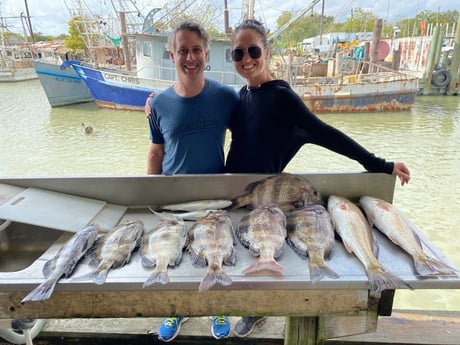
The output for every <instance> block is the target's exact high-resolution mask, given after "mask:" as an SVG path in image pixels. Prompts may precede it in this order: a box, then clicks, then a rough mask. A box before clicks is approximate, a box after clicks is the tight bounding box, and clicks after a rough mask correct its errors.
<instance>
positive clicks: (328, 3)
mask: <svg viewBox="0 0 460 345" xmlns="http://www.w3.org/2000/svg"><path fill="white" fill-rule="evenodd" d="M110 1H111V0H83V3H87V4H88V5H89V7H90V8H91V11H92V12H93V13H104V12H107V11H109V10H110V9H111V2H110ZM119 1H120V0H115V1H114V2H115V3H116V2H119ZM132 1H134V2H135V3H136V5H137V7H138V8H139V9H140V10H141V12H142V13H143V14H144V15H147V13H148V12H149V11H150V10H151V9H152V8H154V7H162V5H163V4H164V3H165V2H166V1H167V0H155V1H153V0H132ZM211 1H213V2H215V3H218V4H222V7H223V3H224V1H222V0H211ZM312 1H313V0H307V1H305V0H304V1H299V0H255V9H254V13H255V18H256V19H259V20H261V21H262V22H264V23H265V24H266V25H267V26H268V27H269V29H270V30H271V31H272V32H273V31H274V30H275V29H276V26H277V25H276V20H277V18H278V17H279V16H280V15H281V13H282V12H283V11H292V12H294V13H298V12H299V11H301V10H303V9H304V8H305V7H307V6H308V5H309V4H311V3H312ZM75 3H77V0H28V1H27V4H28V8H29V14H30V16H31V20H32V27H33V30H34V32H40V33H41V34H44V35H52V36H58V35H59V34H62V33H64V34H66V33H68V26H67V23H68V21H69V20H70V18H71V15H70V11H69V9H72V8H75V6H73V5H72V4H75ZM227 3H228V8H229V13H230V26H234V25H235V24H236V23H238V21H239V18H241V8H242V4H243V0H227ZM324 7H325V9H324V10H325V15H326V16H332V17H334V18H335V21H336V22H343V21H345V20H346V19H347V18H348V17H349V16H350V15H351V11H352V8H357V7H359V8H362V9H364V10H367V11H371V12H373V13H374V14H380V18H381V19H383V20H385V21H387V22H389V23H395V22H396V21H398V20H401V19H405V18H414V17H415V16H416V14H417V13H419V12H421V11H424V10H431V11H435V12H445V11H449V10H460V1H459V0H405V1H404V0H403V1H401V0H324ZM314 12H315V13H318V14H320V13H321V1H319V3H318V4H317V5H316V6H315V7H314ZM21 13H24V14H26V10H25V0H0V16H3V17H10V16H16V17H17V16H19V15H20V14H21ZM7 24H8V25H9V26H12V27H10V29H11V31H13V32H19V33H22V32H23V30H22V27H21V24H20V21H19V20H8V21H7Z"/></svg>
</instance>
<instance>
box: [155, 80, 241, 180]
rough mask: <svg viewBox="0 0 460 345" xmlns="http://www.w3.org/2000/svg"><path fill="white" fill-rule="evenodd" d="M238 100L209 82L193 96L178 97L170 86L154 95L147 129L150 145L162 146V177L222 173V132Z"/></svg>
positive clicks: (225, 88)
mask: <svg viewBox="0 0 460 345" xmlns="http://www.w3.org/2000/svg"><path fill="white" fill-rule="evenodd" d="M238 100H239V97H238V94H237V92H236V90H234V89H233V88H232V87H230V86H226V85H222V84H220V83H218V82H216V81H213V80H208V79H206V83H205V86H204V88H203V90H202V91H201V92H200V93H199V94H198V95H196V96H194V97H182V96H179V95H178V94H176V92H175V91H174V89H173V87H169V88H167V89H166V90H164V91H163V92H160V93H159V94H157V95H156V96H155V97H154V98H153V99H152V100H151V102H150V106H151V108H152V112H151V114H150V117H149V127H150V140H151V141H152V143H155V144H164V150H165V155H164V158H163V166H162V171H163V174H165V175H173V174H213V173H221V172H223V171H224V159H225V158H224V149H223V146H224V140H225V131H226V129H227V128H228V125H229V121H230V116H231V114H232V112H233V111H234V109H235V108H236V106H237V104H238Z"/></svg>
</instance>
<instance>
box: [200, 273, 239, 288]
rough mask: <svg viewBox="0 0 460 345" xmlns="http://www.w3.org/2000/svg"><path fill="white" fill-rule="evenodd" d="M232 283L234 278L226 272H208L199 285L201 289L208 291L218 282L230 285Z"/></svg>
mask: <svg viewBox="0 0 460 345" xmlns="http://www.w3.org/2000/svg"><path fill="white" fill-rule="evenodd" d="M231 283H232V279H231V278H230V277H229V276H228V275H227V274H225V273H224V272H218V273H216V272H209V271H208V272H206V274H205V276H204V277H203V280H202V281H201V283H200V286H199V287H198V290H199V291H206V290H209V289H210V288H212V287H213V286H214V285H216V284H220V285H224V286H228V285H230V284H231Z"/></svg>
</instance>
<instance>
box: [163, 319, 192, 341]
mask: <svg viewBox="0 0 460 345" xmlns="http://www.w3.org/2000/svg"><path fill="white" fill-rule="evenodd" d="M187 320H188V318H186V317H182V316H180V317H168V318H167V319H164V321H163V323H162V324H161V326H160V328H159V329H158V339H160V340H161V341H164V342H168V341H171V340H173V339H174V338H175V337H177V335H178V334H179V331H180V325H181V324H182V323H184V322H185V321H187Z"/></svg>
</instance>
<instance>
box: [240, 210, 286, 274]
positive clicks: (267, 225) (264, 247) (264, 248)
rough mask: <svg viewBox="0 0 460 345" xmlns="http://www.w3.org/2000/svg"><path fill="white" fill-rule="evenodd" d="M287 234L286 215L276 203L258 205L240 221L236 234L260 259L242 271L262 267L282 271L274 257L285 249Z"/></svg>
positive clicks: (253, 270)
mask: <svg viewBox="0 0 460 345" xmlns="http://www.w3.org/2000/svg"><path fill="white" fill-rule="evenodd" d="M286 235H287V232H286V216H285V215H284V213H283V211H281V209H280V208H279V207H278V206H276V205H269V206H259V207H257V208H255V209H254V210H252V211H251V212H249V213H248V214H247V215H245V216H244V217H243V218H242V219H241V220H240V222H239V223H238V227H237V230H236V236H237V237H238V239H239V240H240V242H241V244H242V245H243V246H244V247H246V248H248V249H249V252H250V253H251V254H252V255H253V256H257V257H258V258H257V260H256V261H255V262H254V263H253V264H251V265H249V266H248V267H247V268H246V269H245V270H244V271H243V273H244V274H248V273H251V272H258V271H262V270H269V271H274V272H278V273H282V272H283V269H284V268H283V266H282V265H280V264H279V263H278V262H277V261H276V260H275V259H276V258H278V257H279V256H280V255H281V253H282V252H283V249H284V247H285V244H286Z"/></svg>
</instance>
